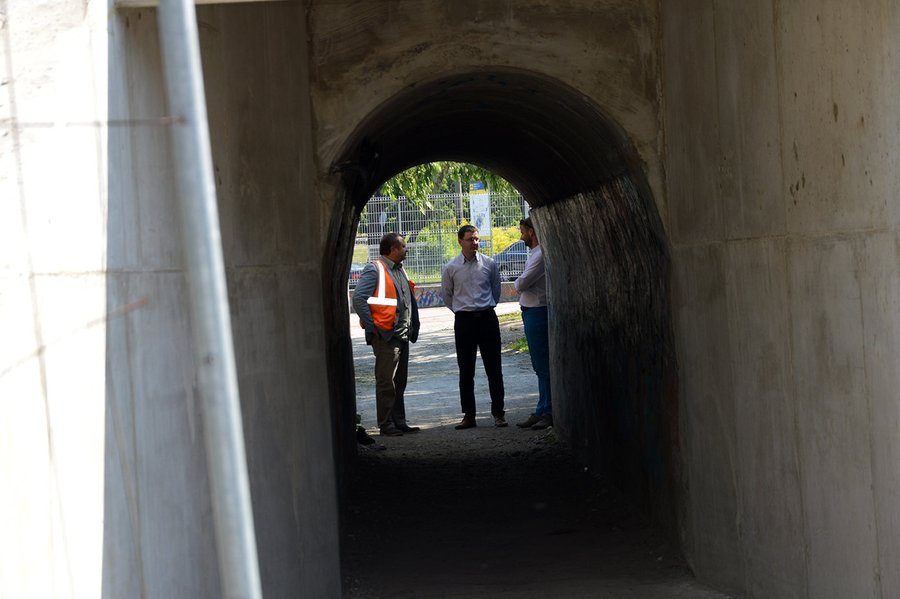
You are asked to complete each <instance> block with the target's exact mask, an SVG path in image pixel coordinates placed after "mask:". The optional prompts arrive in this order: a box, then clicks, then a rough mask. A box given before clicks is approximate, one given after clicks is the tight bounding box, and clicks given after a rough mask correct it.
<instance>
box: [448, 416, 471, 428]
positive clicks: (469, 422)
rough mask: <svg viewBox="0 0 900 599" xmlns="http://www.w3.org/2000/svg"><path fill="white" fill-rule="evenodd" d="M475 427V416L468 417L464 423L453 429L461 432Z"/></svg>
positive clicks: (463, 420)
mask: <svg viewBox="0 0 900 599" xmlns="http://www.w3.org/2000/svg"><path fill="white" fill-rule="evenodd" d="M475 426H476V424H475V417H474V416H466V417H464V418H463V419H462V422H460V423H459V424H457V425H456V426H455V427H453V428H455V429H456V430H458V431H461V430H463V429H467V428H474V427H475Z"/></svg>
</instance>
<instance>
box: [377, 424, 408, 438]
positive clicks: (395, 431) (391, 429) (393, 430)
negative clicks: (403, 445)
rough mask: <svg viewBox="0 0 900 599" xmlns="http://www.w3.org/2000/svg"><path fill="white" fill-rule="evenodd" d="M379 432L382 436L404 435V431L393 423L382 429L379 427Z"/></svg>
mask: <svg viewBox="0 0 900 599" xmlns="http://www.w3.org/2000/svg"><path fill="white" fill-rule="evenodd" d="M378 433H379V434H380V435H381V436H382V437H402V436H403V431H401V430H400V429H399V428H397V427H396V426H394V425H393V424H389V425H387V426H385V427H382V428H381V429H379V431H378Z"/></svg>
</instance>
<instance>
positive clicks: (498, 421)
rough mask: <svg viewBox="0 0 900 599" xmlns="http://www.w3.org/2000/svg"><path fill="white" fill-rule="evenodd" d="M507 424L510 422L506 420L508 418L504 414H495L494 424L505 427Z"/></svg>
mask: <svg viewBox="0 0 900 599" xmlns="http://www.w3.org/2000/svg"><path fill="white" fill-rule="evenodd" d="M507 424H508V423H507V422H506V418H504V417H503V416H494V426H496V427H497V428H503V427H504V426H506V425H507Z"/></svg>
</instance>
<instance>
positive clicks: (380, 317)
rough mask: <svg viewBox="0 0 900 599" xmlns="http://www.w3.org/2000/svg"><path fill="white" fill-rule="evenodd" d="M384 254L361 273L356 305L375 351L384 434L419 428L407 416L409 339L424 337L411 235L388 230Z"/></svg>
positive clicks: (381, 248)
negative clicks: (412, 274) (409, 261)
mask: <svg viewBox="0 0 900 599" xmlns="http://www.w3.org/2000/svg"><path fill="white" fill-rule="evenodd" d="M378 251H379V253H380V254H381V258H380V259H378V260H375V261H374V262H370V263H369V264H367V265H366V267H365V268H364V269H363V271H362V274H360V277H359V281H358V282H357V283H356V289H355V290H354V292H353V309H354V310H355V311H356V314H357V315H358V316H359V324H360V326H362V327H363V328H364V329H365V330H366V343H367V344H369V345H371V346H372V351H373V352H374V354H375V406H376V411H377V416H378V429H379V431H381V434H382V435H386V436H397V435H402V434H403V433H415V432H417V431H418V430H419V427H417V426H409V424H408V423H407V422H406V406H405V405H404V402H403V393H404V392H405V390H406V379H407V372H408V368H409V344H410V343H415V342H416V340H417V339H418V337H419V309H418V306H417V305H416V292H415V291H416V287H415V285H414V284H413V282H412V281H410V280H409V278H408V277H407V276H406V271H405V270H404V269H403V265H402V262H403V259H404V258H406V241H405V240H404V239H403V236H402V235H400V234H399V233H386V234H385V235H384V237H382V238H381V244H380V246H379V248H378Z"/></svg>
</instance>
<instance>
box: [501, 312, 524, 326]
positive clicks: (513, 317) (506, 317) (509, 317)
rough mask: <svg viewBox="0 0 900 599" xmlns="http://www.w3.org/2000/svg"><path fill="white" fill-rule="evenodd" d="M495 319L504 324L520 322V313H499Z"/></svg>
mask: <svg viewBox="0 0 900 599" xmlns="http://www.w3.org/2000/svg"><path fill="white" fill-rule="evenodd" d="M497 320H499V321H500V324H506V323H508V322H522V313H521V312H510V313H509V314H501V315H499V316H498V317H497Z"/></svg>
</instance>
